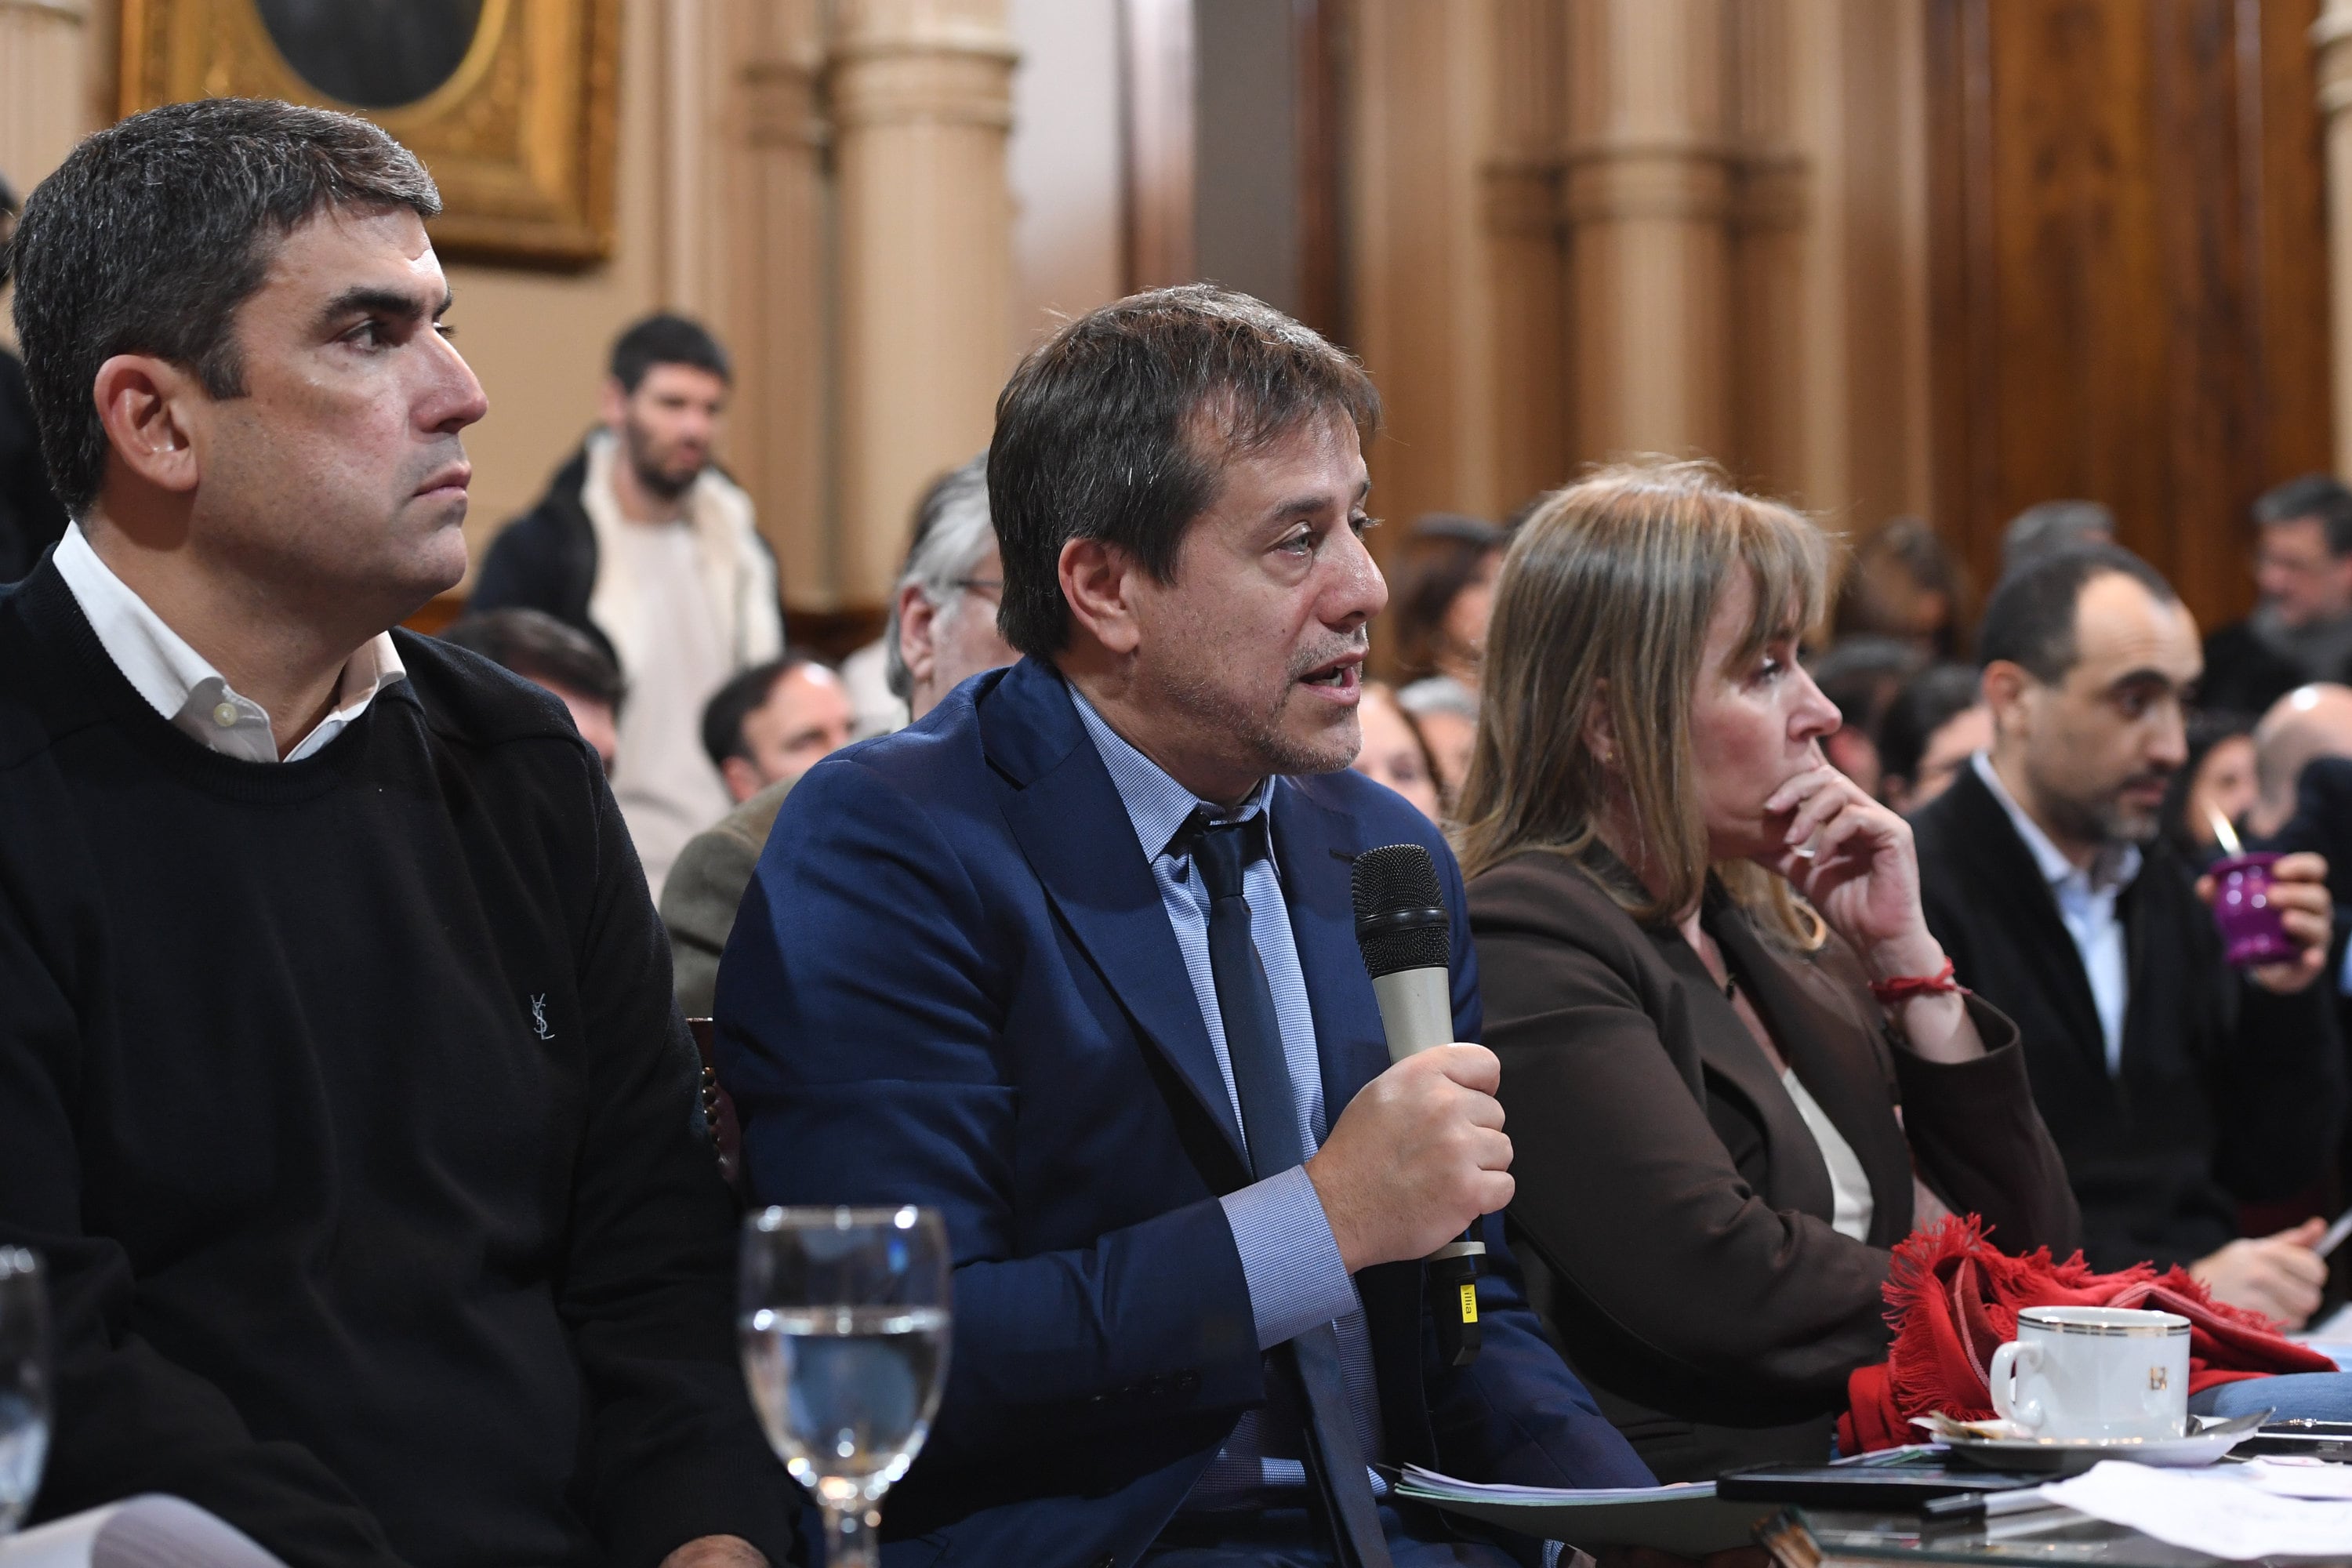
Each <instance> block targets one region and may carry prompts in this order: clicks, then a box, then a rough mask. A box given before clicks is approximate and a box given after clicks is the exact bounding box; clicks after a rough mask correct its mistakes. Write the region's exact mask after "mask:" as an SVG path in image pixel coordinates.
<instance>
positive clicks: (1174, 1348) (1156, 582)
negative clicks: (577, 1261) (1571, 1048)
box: [718, 285, 1649, 1568]
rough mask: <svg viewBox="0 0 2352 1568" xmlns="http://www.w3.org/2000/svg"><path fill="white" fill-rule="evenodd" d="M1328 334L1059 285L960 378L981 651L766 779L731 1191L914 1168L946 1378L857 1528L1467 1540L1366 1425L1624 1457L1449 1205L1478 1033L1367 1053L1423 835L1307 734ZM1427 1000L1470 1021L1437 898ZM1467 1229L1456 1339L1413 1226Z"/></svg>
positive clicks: (1340, 717)
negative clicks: (1443, 1318)
mask: <svg viewBox="0 0 2352 1568" xmlns="http://www.w3.org/2000/svg"><path fill="white" fill-rule="evenodd" d="M1378 413H1379V400H1378V397H1377V395H1375V393H1374V392H1373V390H1372V387H1371V384H1370V381H1369V380H1368V379H1367V378H1366V376H1365V375H1364V373H1363V371H1362V369H1361V367H1360V366H1359V365H1358V364H1357V363H1355V362H1354V361H1353V360H1352V359H1350V358H1349V357H1348V356H1347V355H1345V354H1343V353H1340V352H1339V351H1338V350H1336V349H1334V348H1332V347H1331V346H1330V345H1329V344H1328V343H1327V342H1324V341H1323V340H1322V339H1321V338H1319V337H1318V336H1317V335H1316V334H1315V333H1313V332H1311V331H1307V329H1306V328H1304V327H1302V326H1300V325H1299V324H1298V323H1297V322H1295V321H1290V320H1289V319H1288V318H1286V317H1285V316H1283V315H1282V314H1281V313H1280V312H1278V311H1276V310H1272V309H1269V308H1268V307H1266V306H1265V305H1263V304H1260V303H1259V302H1257V301H1256V300H1251V299H1248V298H1245V297H1244V296H1241V295H1237V294H1232V293H1228V292H1225V291H1223V290H1221V289H1215V288H1212V287H1208V286H1201V285H1195V286H1192V287H1187V288H1182V289H1167V290H1162V291H1159V292H1155V293H1150V294H1142V295H1138V296H1135V297H1134V298H1131V299H1129V300H1121V301H1120V302H1118V303H1117V304H1115V305H1110V306H1107V307H1105V308H1104V309H1102V310H1097V311H1095V312H1093V313H1092V314H1090V315H1087V316H1085V317H1082V318H1080V319H1079V320H1077V321H1072V322H1070V323H1069V324H1068V325H1066V326H1065V327H1064V328H1063V329H1062V330H1061V331H1058V332H1056V333H1055V335H1054V336H1053V337H1052V338H1051V339H1050V340H1048V341H1047V342H1045V343H1044V344H1043V345H1042V346H1040V347H1039V348H1038V349H1036V350H1035V351H1034V353H1031V354H1030V355H1029V357H1028V358H1027V359H1026V360H1025V361H1024V362H1023V363H1022V365H1021V366H1020V368H1019V369H1018V370H1016V371H1015V372H1014V373H1013V379H1012V381H1011V382H1010V383H1009V384H1007V385H1006V387H1005V389H1004V392H1003V395H1002V396H1001V397H1000V398H999V399H998V403H997V422H996V434H995V438H994V441H993V443H992V446H991V447H990V450H989V476H988V477H989V507H990V511H991V513H992V516H993V518H994V520H995V526H996V531H997V536H998V541H999V543H1000V546H1001V553H1002V557H1003V577H1004V583H1003V608H1002V610H1001V613H1000V616H999V623H998V624H999V628H1000V630H1001V631H1002V632H1003V635H1004V637H1005V638H1006V640H1007V641H1008V642H1010V643H1011V644H1012V645H1013V647H1016V648H1018V649H1020V650H1021V651H1022V653H1023V654H1024V656H1025V657H1024V658H1023V659H1022V661H1021V662H1020V663H1018V664H1016V665H1014V666H1013V667H1012V668H1009V669H1004V670H996V671H992V672H990V673H988V674H985V675H981V676H976V677H974V678H973V679H971V680H968V681H966V682H965V683H964V684H963V685H962V686H961V687H960V688H959V689H957V690H956V691H955V692H954V694H953V695H951V696H950V698H948V700H945V701H944V702H942V703H941V704H940V706H939V707H938V708H937V709H935V710H933V711H932V712H931V713H930V714H929V716H927V717H926V718H925V719H924V720H923V721H921V722H919V723H918V724H916V725H915V726H913V727H912V728H910V729H908V730H905V731H900V732H898V734H895V735H891V736H887V737H884V738H882V739H879V740H876V741H871V742H866V743H864V744H862V745H859V746H855V747H852V748H850V749H848V750H847V751H845V752H836V753H835V755H834V756H833V757H832V758H830V759H828V760H827V761H825V762H824V763H820V764H819V765H818V766H817V767H816V768H814V769H813V770H812V771H811V772H810V773H808V774H806V775H805V776H804V777H803V779H802V781H801V783H800V784H798V785H797V786H795V788H794V789H793V794H792V796H791V798H790V799H789V800H787V801H786V803H785V805H784V810H783V812H782V815H781V816H779V817H778V819H777V822H776V826H775V830H774V833H773V836H772V837H771V838H770V840H769V842H768V847H767V849H766V852H765V854H764V855H763V856H762V857H761V862H760V868H759V871H758V874H757V875H756V876H755V877H754V879H753V880H752V883H751V889H749V891H748V892H747V894H746V895H745V899H744V902H743V906H742V910H741V913H740V916H739V917H738V919H737V921H736V923H735V928H734V935H733V937H732V939H731V940H730V942H729V944H728V948H727V952H726V955H725V958H724V960H723V962H722V963H721V965H720V969H719V993H718V1016H719V1069H720V1073H721V1075H722V1077H723V1078H724V1079H725V1080H726V1082H727V1084H728V1086H729V1088H730V1089H731V1090H732V1091H733V1094H734V1096H735V1101H736V1107H737V1110H738V1111H739V1112H740V1115H741V1117H742V1121H743V1134H744V1153H745V1168H746V1171H747V1173H748V1177H749V1180H750V1182H751V1188H752V1192H753V1194H754V1196H755V1197H756V1198H757V1199H758V1200H759V1201H761V1202H763V1203H786V1204H877V1203H889V1204H899V1203H912V1204H926V1205H934V1206H936V1207H938V1208H940V1209H941V1210H942V1211H943V1212H944V1213H945V1215H946V1216H947V1223H948V1227H949V1230H950V1236H951V1237H952V1241H953V1246H954V1249H955V1255H956V1264H957V1268H956V1274H955V1280H954V1323H955V1327H954V1343H953V1352H952V1355H951V1357H950V1374H949V1383H948V1389H947V1395H946V1398H945V1401H944V1403H943V1404H942V1405H941V1407H940V1414H939V1418H938V1420H937V1422H936V1423H935V1425H934V1426H933V1428H932V1431H931V1435H930V1439H929V1444H928V1446H927V1447H925V1448H924V1450H923V1454H922V1457H921V1458H920V1459H919V1460H918V1461H917V1463H916V1466H915V1468H914V1469H913V1471H912V1472H911V1473H910V1474H909V1475H908V1478H907V1479H906V1480H905V1481H903V1482H902V1483H900V1485H899V1486H898V1488H896V1489H893V1491H892V1492H891V1494H890V1500H889V1504H888V1507H887V1510H886V1512H885V1515H884V1522H883V1533H884V1542H885V1547H884V1552H885V1556H886V1559H887V1560H888V1561H890V1562H891V1563H909V1564H911V1563H929V1562H931V1561H934V1560H936V1559H940V1558H941V1557H944V1558H945V1559H946V1560H949V1561H954V1562H971V1563H1024V1564H1039V1565H1047V1564H1069V1565H1071V1568H1103V1565H1108V1564H1115V1565H1117V1568H1129V1565H1130V1564H1134V1563H1152V1564H1157V1565H1160V1568H1180V1565H1181V1568H1196V1565H1197V1568H1208V1565H1211V1564H1244V1563H1253V1564H1255V1563H1267V1564H1272V1563H1281V1564H1291V1563H1336V1564H1341V1565H1355V1564H1364V1565H1367V1568H1380V1565H1382V1564H1386V1563H1397V1564H1401V1565H1402V1564H1415V1565H1419V1564H1434V1563H1465V1564H1501V1563H1507V1562H1510V1561H1514V1560H1517V1561H1521V1562H1536V1561H1539V1560H1540V1555H1541V1549H1540V1547H1539V1545H1538V1543H1536V1542H1528V1541H1525V1540H1509V1541H1500V1540H1498V1541H1496V1542H1486V1541H1478V1540H1468V1539H1463V1538H1461V1537H1459V1536H1458V1535H1457V1534H1456V1533H1455V1531H1454V1530H1453V1529H1452V1528H1451V1527H1450V1526H1449V1525H1448V1523H1447V1522H1446V1521H1444V1520H1443V1519H1442V1518H1441V1517H1440V1516H1438V1515H1436V1514H1433V1513H1430V1512H1427V1511H1423V1510H1417V1509H1415V1508H1413V1507H1412V1506H1411V1505H1409V1504H1402V1503H1400V1502H1398V1501H1396V1500H1392V1499H1391V1498H1390V1497H1389V1496H1388V1495H1387V1488H1386V1484H1385V1482H1384V1481H1383V1480H1382V1479H1381V1478H1380V1476H1379V1474H1378V1473H1377V1471H1376V1470H1375V1469H1374V1467H1376V1466H1382V1465H1386V1466H1396V1465H1401V1464H1406V1463H1415V1464H1421V1465H1424V1466H1429V1467H1432V1468H1439V1469H1443V1470H1445V1471H1447V1472H1449V1473H1451V1474H1454V1475H1459V1476H1463V1477H1466V1478H1470V1479H1479V1480H1490V1481H1510V1482H1518V1483H1522V1484H1530V1485H1550V1486H1612V1485H1641V1484H1645V1483H1646V1482H1647V1481H1648V1479H1649V1477H1648V1472H1647V1471H1646V1470H1644V1469H1643V1467H1642V1465H1641V1463H1640V1461H1639V1460H1638V1459H1636V1458H1634V1456H1633V1452H1632V1450H1631V1449H1630V1448H1628V1447H1626V1445H1625V1443H1624V1442H1623V1440H1622V1438H1620V1437H1619V1436H1617V1434H1616V1432H1615V1430H1614V1429H1613V1428H1612V1427H1611V1426H1609V1425H1608V1423H1607V1422H1606V1421H1604V1420H1603V1419H1602V1418H1601V1415H1599V1413H1598V1411H1597V1410H1596V1409H1595V1407H1594V1405H1593V1403H1592V1401H1591V1398H1590V1396H1589V1395H1588V1394H1586V1393H1585V1391H1584V1389H1583V1388H1582V1387H1581V1386H1580V1385H1579V1384H1578V1383H1577V1382H1576V1380H1575V1379H1574V1377H1573V1376H1572V1375H1571V1374H1570V1373H1569V1371H1568V1369H1567V1367H1566V1366H1565V1365H1564V1364H1563V1363H1561V1362H1560V1360H1559V1357H1558V1355H1556V1354H1555V1353H1554V1352H1552V1351H1551V1350H1550V1348H1549V1346H1548V1345H1547V1344H1546V1343H1545V1342H1544V1341H1543V1339H1542V1338H1541V1336H1540V1334H1539V1332H1538V1330H1537V1327H1536V1324H1535V1320H1534V1318H1533V1316H1532V1314H1531V1313H1529V1312H1528V1310H1527V1306H1526V1303H1525V1302H1524V1300H1522V1298H1521V1297H1520V1295H1519V1291H1518V1285H1517V1275H1516V1273H1515V1271H1514V1270H1513V1268H1512V1267H1511V1264H1510V1260H1509V1258H1508V1256H1507V1253H1505V1252H1504V1251H1503V1249H1502V1247H1501V1226H1500V1225H1499V1224H1498V1223H1497V1222H1496V1221H1495V1220H1493V1219H1482V1218H1481V1217H1480V1216H1482V1215H1493V1214H1495V1213H1496V1211H1498V1210H1500V1209H1501V1208H1502V1207H1503V1205H1505V1204H1506V1203H1507V1201H1508V1200H1509V1198H1510V1196H1511V1180H1510V1176H1509V1173H1508V1170H1509V1165H1510V1158H1511V1152H1510V1142H1509V1140H1508V1138H1507V1136H1506V1135H1505V1133H1504V1131H1503V1125H1502V1123H1503V1118H1502V1112H1501V1109H1500V1107H1499V1106H1498V1105H1497V1104H1496V1100H1495V1098H1494V1091H1495V1089H1496V1083H1497V1068H1496V1060H1495V1058H1494V1057H1493V1056H1492V1055H1491V1054H1490V1053H1489V1052H1487V1051H1486V1049H1485V1048H1484V1047H1480V1046H1477V1045H1473V1044H1463V1043H1452V1044H1446V1045H1443V1046H1440V1047H1436V1048H1434V1049H1430V1050H1426V1051H1423V1052H1421V1053H1419V1054H1417V1055H1414V1056H1412V1057H1410V1058H1407V1059H1404V1060H1402V1061H1400V1062H1399V1063H1397V1064H1396V1065H1394V1066H1391V1065H1390V1061H1389V1050H1388V1047H1387V1045H1386V1043H1385V1041H1384V1038H1383V1033H1382V1027H1381V1012H1380V1007H1379V1004H1378V1002H1377V1001H1376V999H1375V996H1374V993H1373V987H1372V984H1371V981H1370V977H1369V975H1368V974H1367V972H1366V969H1365V961H1364V958H1363V955H1362V953H1361V952H1360V951H1359V948H1358V946H1357V938H1356V930H1355V910H1354V908H1353V905H1352V903H1351V896H1350V885H1349V884H1350V867H1351V863H1352V862H1353V860H1354V858H1355V857H1356V856H1358V855H1359V854H1360V853H1361V852H1363V851H1366V850H1369V849H1372V848H1375V847H1382V846H1388V845H1393V844H1400V843H1408V844H1420V845H1422V846H1423V847H1426V848H1427V849H1428V850H1429V852H1430V854H1431V855H1432V856H1433V858H1434V860H1435V863H1436V865H1437V867H1438V868H1439V873H1440V881H1441V891H1442V893H1443V895H1444V900H1446V902H1447V903H1448V904H1449V905H1450V906H1451V907H1452V908H1453V909H1454V910H1459V909H1460V908H1461V903H1462V882H1461V876H1460V873H1459V871H1458V869H1457V868H1455V866H1454V858H1453V856H1452V855H1451V854H1450V853H1449V852H1448V851H1447V849H1446V848H1445V847H1444V842H1443V840H1442V839H1441V838H1440V837H1438V836H1437V834H1436V833H1435V832H1434V831H1433V829H1432V828H1431V827H1430V826H1429V825H1428V823H1427V822H1426V820H1425V819H1423V817H1421V816H1420V815H1419V814H1418V813H1417V812H1415V811H1414V810H1413V808H1412V807H1411V806H1410V805H1406V804H1405V803H1404V802H1403V801H1402V799H1400V798H1399V797H1398V796H1396V795H1392V794H1391V793H1390V792H1389V791H1388V790H1386V789H1385V788H1383V787H1381V785H1379V784H1373V783H1371V782H1370V780H1368V779H1365V778H1363V777H1362V776H1360V775H1359V774H1356V773H1351V772H1349V771H1347V770H1348V764H1349V762H1350V761H1351V760H1352V759H1353V757H1354V756H1355V753H1356V750H1357V746H1358V744H1359V742H1360V731H1359V728H1358V724H1357V715H1356V705H1357V700H1358V696H1359V693H1360V689H1361V685H1360V681H1361V675H1362V665H1363V658H1364V654H1365V649H1366V626H1367V624H1368V623H1369V622H1370V619H1371V617H1372V616H1375V615H1377V614H1378V613H1379V611H1380V609H1381V605H1383V604H1384V603H1385V602H1386V600H1387V596H1388V594H1387V589H1386V587H1385V585H1384V584H1382V582H1381V574H1380V572H1379V569H1378V568H1377V567H1376V566H1375V565H1374V564H1373V563H1372V559H1371V556H1370V553H1369V552H1367V551H1366V550H1365V548H1364V543H1363V538H1362V535H1363V531H1364V530H1365V529H1366V528H1367V527H1368V526H1370V520H1369V519H1368V518H1367V517H1366V515H1365V511H1364V505H1365V500H1366V497H1367V492H1368V489H1369V482H1368V480H1367V478H1366V474H1365V468H1364V461H1363V457H1362V451H1361V443H1362V442H1363V440H1364V439H1365V438H1366V437H1368V436H1369V435H1370V432H1371V430H1372V428H1373V426H1374V424H1375V422H1376V420H1377V418H1378ZM1450 958H1451V963H1450V970H1451V984H1452V1003H1453V1021H1454V1031H1453V1034H1454V1041H1455V1042H1465V1041H1473V1040H1475V1039H1476V1037H1477V1035H1478V1027H1479V1016H1478V1000H1477V997H1478V987H1477V976H1476V972H1475V960H1474V959H1473V957H1472V953H1471V948H1470V944H1469V941H1468V938H1467V935H1466V931H1465V928H1464V927H1463V925H1462V923H1461V922H1460V921H1458V919H1457V920H1456V921H1455V922H1454V929H1453V931H1452V933H1451V937H1450ZM1473 1225H1475V1226H1477V1227H1478V1235H1479V1238H1480V1239H1483V1240H1484V1241H1485V1242H1486V1245H1487V1247H1488V1248H1489V1252H1488V1256H1487V1258H1486V1265H1487V1267H1486V1277H1485V1279H1483V1281H1482V1282H1481V1283H1480V1285H1479V1287H1478V1311H1479V1320H1480V1321H1479V1329H1480V1331H1481V1336H1482V1341H1483V1348H1482V1350H1481V1352H1480V1353H1479V1354H1478V1355H1477V1356H1476V1357H1475V1360H1473V1361H1471V1362H1470V1363H1469V1364H1468V1365H1466V1366H1462V1367H1454V1366H1451V1365H1448V1364H1446V1358H1444V1357H1442V1356H1441V1355H1440V1353H1439V1352H1438V1349H1437V1342H1436V1333H1435V1329H1436V1325H1435V1323H1434V1321H1433V1317H1432V1314H1431V1312H1430V1310H1429V1306H1428V1302H1429V1300H1430V1294H1429V1292H1428V1291H1427V1290H1426V1289H1424V1288H1423V1263H1422V1262H1421V1259H1422V1258H1424V1257H1425V1256H1427V1255H1428V1254H1430V1253H1431V1252H1433V1251H1435V1250H1437V1249H1439V1248H1441V1247H1445V1246H1447V1245H1448V1244H1449V1243H1452V1242H1454V1240H1455V1239H1456V1238H1457V1237H1460V1235H1461V1234H1462V1232H1463V1231H1464V1230H1465V1227H1467V1226H1473Z"/></svg>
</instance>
